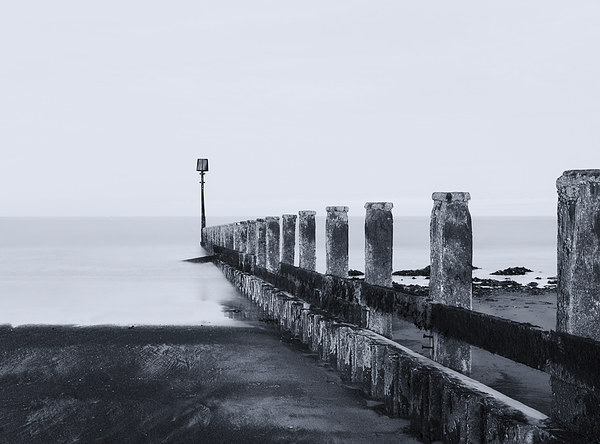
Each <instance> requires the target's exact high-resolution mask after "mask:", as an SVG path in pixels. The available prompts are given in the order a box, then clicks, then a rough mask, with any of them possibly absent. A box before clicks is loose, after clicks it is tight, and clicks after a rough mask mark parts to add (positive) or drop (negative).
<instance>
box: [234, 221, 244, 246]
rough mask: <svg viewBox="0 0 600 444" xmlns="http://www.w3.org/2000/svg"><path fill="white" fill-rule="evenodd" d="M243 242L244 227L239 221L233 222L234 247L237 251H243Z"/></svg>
mask: <svg viewBox="0 0 600 444" xmlns="http://www.w3.org/2000/svg"><path fill="white" fill-rule="evenodd" d="M241 244H242V228H241V225H240V223H239V222H235V223H234V224H233V249H234V250H235V251H241V250H240V247H241Z"/></svg>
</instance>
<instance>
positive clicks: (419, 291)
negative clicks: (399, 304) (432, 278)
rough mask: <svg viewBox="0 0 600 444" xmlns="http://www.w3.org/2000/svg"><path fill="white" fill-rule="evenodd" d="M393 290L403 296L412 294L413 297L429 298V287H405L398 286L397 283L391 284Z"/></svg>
mask: <svg viewBox="0 0 600 444" xmlns="http://www.w3.org/2000/svg"><path fill="white" fill-rule="evenodd" d="M392 286H393V287H394V290H397V291H400V292H402V293H405V294H412V295H414V296H429V287H426V286H424V285H406V284H399V283H398V282H392Z"/></svg>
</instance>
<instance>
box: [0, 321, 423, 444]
mask: <svg viewBox="0 0 600 444" xmlns="http://www.w3.org/2000/svg"><path fill="white" fill-rule="evenodd" d="M0 343H1V347H0V349H1V350H2V351H1V352H0V353H1V356H2V360H1V361H0V362H1V363H0V400H1V402H0V425H1V429H0V442H11V443H12V442H28V443H47V442H91V441H97V442H176V443H180V442H340V443H342V442H344V443H346V442H356V443H359V442H407V443H416V442H418V441H417V440H416V439H415V438H413V437H412V436H410V435H409V434H407V433H405V431H404V430H405V428H406V427H407V425H408V422H407V421H404V420H400V419H392V418H389V417H387V416H384V415H381V414H380V413H378V411H377V405H374V404H373V403H371V402H369V401H367V400H366V399H364V398H363V397H362V395H361V394H360V393H359V391H358V390H356V389H353V388H352V387H349V386H346V385H344V383H343V382H342V381H341V380H340V378H339V377H338V376H337V374H336V373H335V372H334V371H332V370H331V369H330V368H329V367H328V366H327V365H324V364H322V363H320V362H319V361H318V359H317V358H316V356H315V355H313V354H311V353H308V352H307V351H306V350H305V349H302V348H300V347H299V346H297V345H295V344H293V343H290V342H286V341H284V340H282V338H281V337H280V336H279V335H278V334H277V333H276V331H275V330H274V328H272V327H271V326H267V325H265V324H264V323H259V322H256V323H255V324H254V325H248V326H245V327H225V326H218V327H216V326H213V327H208V326H206V327H135V328H126V327H64V326H62V327H41V326H34V327H28V326H24V327H19V328H11V327H7V326H5V327H2V328H0Z"/></svg>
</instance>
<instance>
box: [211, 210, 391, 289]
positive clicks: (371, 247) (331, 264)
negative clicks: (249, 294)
mask: <svg viewBox="0 0 600 444" xmlns="http://www.w3.org/2000/svg"><path fill="white" fill-rule="evenodd" d="M392 207H393V205H392V204H391V203H389V202H370V203H367V204H365V208H366V219H365V280H366V281H367V282H368V283H370V284H373V285H380V286H386V287H391V285H392V245H393V218H392ZM315 217H316V212H315V211H311V210H305V211H300V212H299V213H298V215H297V216H296V215H295V214H284V215H283V216H282V217H281V219H280V218H279V217H266V218H264V219H256V220H248V221H242V222H236V223H231V224H226V225H220V226H213V227H207V228H205V229H204V230H205V232H204V236H205V237H204V239H205V240H206V244H207V245H218V246H222V247H226V248H229V249H232V250H236V251H239V252H241V253H248V254H253V255H256V265H257V266H259V267H262V268H266V269H267V270H269V271H271V272H273V273H275V272H277V271H278V269H279V264H280V262H281V263H285V264H291V265H293V264H294V262H295V250H296V248H295V247H296V222H298V224H297V225H298V231H299V233H298V238H299V248H298V253H299V266H300V268H304V269H307V270H311V271H315V269H316V257H317V254H316V250H317V248H316V221H315ZM280 220H281V226H280ZM325 231H326V248H325V251H326V268H327V270H326V273H327V274H329V275H333V276H339V277H348V207H346V206H330V207H327V218H326V222H325Z"/></svg>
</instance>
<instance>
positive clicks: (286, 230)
mask: <svg viewBox="0 0 600 444" xmlns="http://www.w3.org/2000/svg"><path fill="white" fill-rule="evenodd" d="M296 218H297V216H296V215H295V214H284V215H283V216H282V237H283V240H282V243H281V262H282V263H284V264H290V265H294V259H295V250H296Z"/></svg>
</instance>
